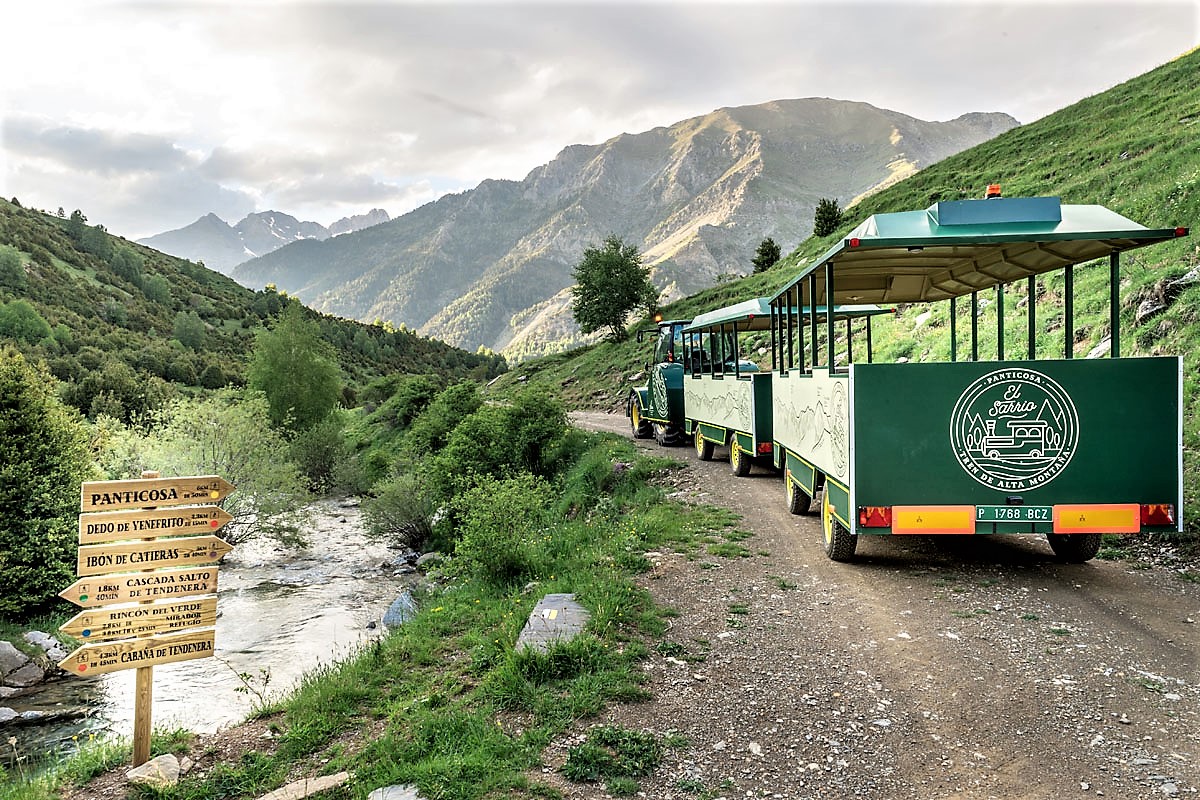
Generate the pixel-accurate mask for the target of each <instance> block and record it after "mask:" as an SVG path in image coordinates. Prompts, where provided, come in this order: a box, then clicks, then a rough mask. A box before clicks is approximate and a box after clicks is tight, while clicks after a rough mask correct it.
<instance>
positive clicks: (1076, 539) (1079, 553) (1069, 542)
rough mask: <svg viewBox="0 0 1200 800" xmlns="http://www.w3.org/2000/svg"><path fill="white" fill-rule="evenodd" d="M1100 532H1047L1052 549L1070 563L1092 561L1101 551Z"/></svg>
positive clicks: (1047, 539) (1047, 538)
mask: <svg viewBox="0 0 1200 800" xmlns="http://www.w3.org/2000/svg"><path fill="white" fill-rule="evenodd" d="M1102 535H1103V534H1099V533H1047V534H1046V541H1048V542H1049V543H1050V549H1051V550H1053V551H1054V555H1056V556H1058V557H1059V558H1060V559H1062V560H1063V561H1066V562H1067V563H1068V564H1082V563H1083V562H1085V561H1091V560H1092V559H1093V558H1095V557H1096V553H1099V552H1100V537H1101V536H1102Z"/></svg>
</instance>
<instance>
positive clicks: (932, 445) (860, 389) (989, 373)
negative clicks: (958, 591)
mask: <svg viewBox="0 0 1200 800" xmlns="http://www.w3.org/2000/svg"><path fill="white" fill-rule="evenodd" d="M1180 370H1181V367H1180V360H1179V359H1178V358H1176V357H1153V358H1122V359H1078V360H1075V359H1073V360H1053V361H1051V360H1042V361H1005V362H957V363H948V364H947V363H938V364H855V365H854V366H853V367H852V377H851V398H850V402H851V407H852V409H853V413H852V423H851V424H852V432H851V451H852V462H853V472H852V479H851V483H852V488H853V498H854V504H855V505H856V506H857V507H859V508H861V507H863V506H896V505H975V506H1005V505H1014V504H1020V505H1024V506H1053V505H1056V504H1076V503H1079V504H1091V503H1138V504H1159V503H1171V504H1173V505H1174V506H1175V508H1176V509H1177V510H1178V509H1180V508H1181V507H1182V479H1181V474H1182V463H1181V457H1180V454H1181V452H1182V449H1181V447H1182V423H1181V419H1182V417H1181V405H1182V379H1181V371H1180ZM839 516H840V515H839ZM1031 526H1032V527H1031ZM1051 529H1052V528H1051V524H1050V523H1049V522H1046V523H1040V522H1039V523H1022V525H1021V526H1010V525H1006V524H1005V523H999V524H998V525H997V527H995V528H994V527H993V523H978V525H977V531H978V532H993V531H995V532H999V533H1003V532H1016V531H1031V532H1045V531H1049V530H1051ZM1171 529H1173V528H1165V529H1164V528H1157V530H1171ZM851 530H854V527H853V526H852V527H851ZM859 532H862V533H886V532H887V529H879V528H870V529H863V530H861V531H859Z"/></svg>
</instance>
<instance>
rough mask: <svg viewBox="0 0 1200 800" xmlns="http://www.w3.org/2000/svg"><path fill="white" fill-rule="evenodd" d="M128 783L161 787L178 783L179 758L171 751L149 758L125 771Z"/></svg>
mask: <svg viewBox="0 0 1200 800" xmlns="http://www.w3.org/2000/svg"><path fill="white" fill-rule="evenodd" d="M125 777H126V778H128V779H129V782H130V783H137V784H140V785H142V786H149V787H151V788H154V789H161V788H163V787H166V786H174V785H175V784H177V783H179V759H178V758H176V757H175V756H174V755H173V754H171V753H166V754H164V755H161V756H157V757H155V758H152V759H150V760H149V761H147V762H146V763H145V764H142V765H141V766H140V767H134V768H133V769H131V770H129V772H127V773H125Z"/></svg>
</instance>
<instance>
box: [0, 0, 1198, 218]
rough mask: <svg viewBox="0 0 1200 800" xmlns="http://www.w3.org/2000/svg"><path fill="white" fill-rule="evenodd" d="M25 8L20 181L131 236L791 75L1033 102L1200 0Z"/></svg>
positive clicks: (686, 112) (331, 213)
mask: <svg viewBox="0 0 1200 800" xmlns="http://www.w3.org/2000/svg"><path fill="white" fill-rule="evenodd" d="M6 16H7V17H12V18H14V19H13V23H14V24H13V27H12V30H20V31H21V35H20V36H12V37H10V38H9V39H8V40H7V41H6V46H8V47H9V50H8V52H7V53H6V64H7V65H8V66H7V67H6V78H7V79H8V80H7V82H6V85H5V87H4V89H3V90H2V91H3V92H4V95H3V96H2V97H0V102H2V103H3V106H4V116H5V118H6V122H5V125H4V128H3V130H4V142H3V150H2V156H0V157H2V158H3V159H4V161H5V162H6V163H5V164H0V168H2V169H3V172H2V173H0V194H3V195H4V196H13V195H16V196H18V197H20V198H21V199H22V201H23V202H27V203H30V204H33V205H39V206H44V207H55V208H56V207H57V206H59V205H64V206H66V205H73V206H78V207H82V208H84V210H85V213H88V215H89V217H91V218H93V219H97V220H102V221H104V223H105V224H106V225H108V226H109V227H110V229H112V230H114V231H115V232H120V233H125V234H126V235H131V236H133V235H137V236H140V235H145V234H150V233H156V232H159V231H162V230H166V229H168V228H171V227H177V226H179V225H182V224H187V223H188V222H190V221H192V220H193V219H195V218H196V217H197V216H200V215H201V214H202V213H205V212H207V211H217V212H218V214H219V215H220V216H222V217H224V218H236V212H237V210H238V209H241V208H247V210H250V209H251V207H256V208H258V209H259V210H263V209H265V208H269V207H275V208H278V210H281V211H286V212H288V213H291V214H295V215H297V216H305V217H306V218H309V219H316V220H317V221H319V222H323V223H329V222H331V221H333V220H334V219H336V218H337V217H339V216H344V215H345V214H347V213H357V212H361V211H365V210H366V207H367V206H369V205H381V206H383V207H384V208H387V210H388V211H389V213H392V214H393V215H395V214H399V213H403V212H404V211H408V210H410V209H411V208H412V207H414V204H419V203H421V202H425V201H427V200H430V199H433V198H434V197H436V196H437V194H439V193H441V192H444V191H450V190H458V189H462V188H468V187H470V186H474V185H475V184H477V183H478V182H479V181H480V180H483V179H484V178H513V179H519V178H521V177H523V176H524V175H525V174H527V173H528V172H529V171H530V170H531V169H533V168H534V167H536V166H538V165H539V164H541V163H544V162H546V161H548V160H550V159H551V158H553V157H554V155H555V154H556V153H558V152H559V151H560V150H561V149H562V148H563V147H565V146H566V145H569V144H572V143H596V142H599V141H603V140H604V139H607V138H609V137H611V136H614V135H617V134H619V133H622V132H637V131H641V130H646V129H649V128H652V127H655V126H658V125H669V124H671V123H673V122H676V121H679V120H681V119H684V118H687V117H690V116H696V115H701V114H705V113H707V112H709V111H711V110H713V109H715V108H718V107H722V106H731V105H746V104H751V103H760V102H765V101H768V100H775V99H783V98H792V97H808V96H827V97H837V98H840V99H847V100H862V101H865V102H869V103H872V104H874V105H877V106H881V107H886V108H891V109H895V110H897V111H902V112H904V113H907V114H911V115H913V116H916V117H921V118H924V119H949V118H952V117H956V116H958V115H960V114H962V113H966V112H969V111H1004V112H1008V113H1010V114H1012V115H1014V116H1015V117H1017V118H1018V119H1020V120H1022V121H1029V120H1032V119H1035V118H1037V117H1040V116H1042V115H1044V114H1046V113H1049V112H1050V111H1053V110H1055V109H1056V108H1059V107H1062V106H1064V105H1067V104H1069V103H1071V102H1074V101H1075V100H1077V99H1079V98H1081V97H1083V96H1085V95H1088V94H1093V93H1095V92H1098V91H1102V90H1103V89H1105V88H1108V87H1109V86H1111V85H1113V84H1115V83H1118V82H1120V81H1123V80H1126V79H1128V78H1131V77H1133V76H1134V75H1136V74H1139V73H1141V72H1143V71H1145V70H1147V69H1150V68H1152V67H1154V66H1156V65H1158V64H1160V63H1162V62H1165V61H1167V60H1168V59H1170V58H1172V57H1174V56H1176V55H1178V54H1179V53H1181V52H1183V51H1184V50H1186V49H1188V48H1189V47H1191V46H1194V45H1195V43H1196V41H1197V36H1198V30H1197V24H1198V23H1200V12H1198V10H1197V6H1196V5H1195V4H1194V3H1192V2H1189V1H1188V0H1166V2H1138V1H1137V0H1129V1H1128V2H1057V3H1037V2H1029V1H1028V0H1026V1H1025V2H988V1H986V0H971V1H970V2H955V3H951V2H925V3H899V2H874V3H851V4H846V3H814V2H759V3H753V2H734V3H714V2H705V3H699V2H692V3H688V2H653V3H651V2H641V3H626V4H612V3H567V4H562V3H548V2H542V3H523V4H519V3H499V2H462V3H446V2H415V0H414V1H413V2H359V3H345V2H334V1H333V0H325V2H284V1H283V0H273V1H271V0H241V2H236V3H234V2H228V3H226V2H174V1H172V2H166V0H158V1H155V0H142V1H141V2H128V1H122V0H116V1H115V2H106V3H94V2H87V1H86V0H74V1H71V0H58V2H55V3H39V4H34V3H20V4H16V5H15V7H14V9H13V10H6ZM1131 21H1132V22H1131ZM100 176H105V177H104V180H101V179H100ZM110 188H111V189H115V191H110ZM204 203H214V204H217V203H219V204H222V205H221V208H223V209H224V211H222V210H221V209H219V208H217V207H216V205H213V206H207V207H206V206H204V205H203V204H204ZM291 203H295V204H297V206H294V207H293V206H289V205H285V204H291ZM101 209H103V211H101ZM242 213H244V212H242ZM189 215H190V217H189ZM147 226H148V227H147Z"/></svg>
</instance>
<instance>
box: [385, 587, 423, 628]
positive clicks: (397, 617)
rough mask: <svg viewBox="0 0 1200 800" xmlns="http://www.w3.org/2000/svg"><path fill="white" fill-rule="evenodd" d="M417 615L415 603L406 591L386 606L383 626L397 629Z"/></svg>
mask: <svg viewBox="0 0 1200 800" xmlns="http://www.w3.org/2000/svg"><path fill="white" fill-rule="evenodd" d="M416 615H417V601H416V600H414V599H413V596H412V593H411V592H409V591H408V590H407V589H405V590H404V592H403V593H401V595H400V596H399V597H397V598H396V599H395V600H393V601H392V604H391V605H390V606H388V610H387V613H386V614H384V615H383V624H384V625H387V626H388V627H389V628H398V627H400V626H401V625H403V624H404V623H406V622H408V621H409V620H410V619H412V618H413V617H415V616H416Z"/></svg>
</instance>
